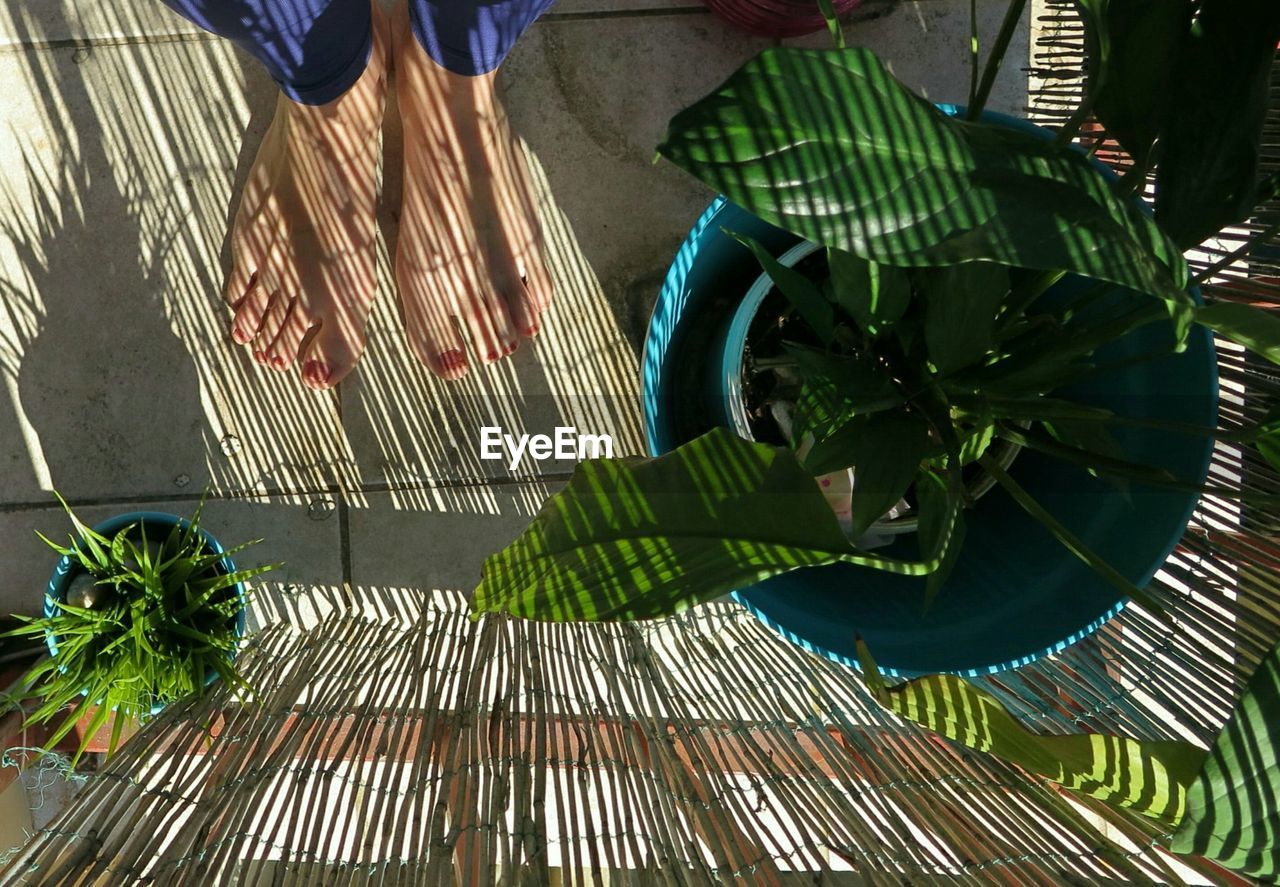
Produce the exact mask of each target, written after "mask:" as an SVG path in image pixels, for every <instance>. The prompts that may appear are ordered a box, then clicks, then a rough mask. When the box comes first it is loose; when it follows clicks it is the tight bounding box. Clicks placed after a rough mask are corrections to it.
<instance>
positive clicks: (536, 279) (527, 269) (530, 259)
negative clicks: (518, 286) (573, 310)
mask: <svg viewBox="0 0 1280 887" xmlns="http://www.w3.org/2000/svg"><path fill="white" fill-rule="evenodd" d="M516 264H517V265H518V266H519V269H520V278H521V281H522V282H523V283H524V290H525V297H526V298H527V299H528V301H529V306H530V309H531V310H532V311H533V312H535V313H536V314H541V313H542V312H544V311H546V310H547V308H549V307H550V306H551V296H552V289H553V285H552V283H551V272H550V271H548V270H547V263H546V262H545V261H543V258H542V249H541V247H540V246H539V245H538V244H533V245H531V246H530V247H529V248H528V249H526V250H523V251H522V252H521V254H520V255H519V256H518V257H517V258H516Z"/></svg>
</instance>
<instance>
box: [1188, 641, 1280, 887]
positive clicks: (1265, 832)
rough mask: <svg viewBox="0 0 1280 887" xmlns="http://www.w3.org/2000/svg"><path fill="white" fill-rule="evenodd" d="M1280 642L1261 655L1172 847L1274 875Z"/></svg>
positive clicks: (1279, 861)
mask: <svg viewBox="0 0 1280 887" xmlns="http://www.w3.org/2000/svg"><path fill="white" fill-rule="evenodd" d="M1277 736H1280V647H1277V648H1276V649H1273V650H1272V651H1271V653H1270V654H1269V655H1268V656H1267V658H1266V659H1265V660H1263V663H1262V665H1261V666H1260V667H1259V668H1258V670H1257V671H1256V672H1254V675H1253V677H1252V678H1250V679H1249V684H1248V686H1246V687H1245V691H1244V695H1243V696H1241V697H1240V701H1239V702H1238V703H1236V709H1235V712H1234V713H1233V714H1232V715H1231V720H1230V721H1228V722H1227V726H1226V728H1225V729H1224V730H1223V731H1222V733H1221V734H1220V735H1219V736H1218V741H1217V742H1215V743H1214V746H1213V748H1212V749H1211V750H1210V752H1209V758H1208V760H1207V761H1206V762H1205V764H1204V769H1203V770H1201V771H1200V775H1199V777H1198V778H1197V779H1196V781H1195V783H1194V784H1193V785H1192V786H1191V790H1190V792H1189V793H1188V796H1187V815H1186V817H1185V818H1184V819H1183V820H1182V823H1181V825H1180V827H1179V828H1178V831H1177V832H1175V833H1174V836H1173V840H1172V842H1171V844H1170V845H1169V846H1170V849H1171V850H1173V851H1174V852H1176V853H1193V854H1196V855H1199V856H1207V857H1208V858H1209V859H1212V860H1214V861H1216V862H1219V863H1221V864H1223V865H1225V866H1227V867H1228V868H1233V869H1236V870H1238V871H1241V872H1244V873H1245V874H1247V875H1252V876H1254V877H1257V878H1264V879H1266V880H1268V881H1274V880H1275V878H1276V877H1277V875H1280V758H1278V757H1277V755H1276V739H1277Z"/></svg>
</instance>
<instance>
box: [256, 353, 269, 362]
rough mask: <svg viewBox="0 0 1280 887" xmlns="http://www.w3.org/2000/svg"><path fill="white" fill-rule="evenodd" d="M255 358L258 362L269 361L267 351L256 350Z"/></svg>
mask: <svg viewBox="0 0 1280 887" xmlns="http://www.w3.org/2000/svg"><path fill="white" fill-rule="evenodd" d="M253 359H254V360H256V361H257V362H258V363H266V362H267V352H265V351H255V352H253Z"/></svg>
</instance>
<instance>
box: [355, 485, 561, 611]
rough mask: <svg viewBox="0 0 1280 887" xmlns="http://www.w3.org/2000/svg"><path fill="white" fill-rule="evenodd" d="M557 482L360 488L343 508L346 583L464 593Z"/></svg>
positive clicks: (359, 589) (363, 592)
mask: <svg viewBox="0 0 1280 887" xmlns="http://www.w3.org/2000/svg"><path fill="white" fill-rule="evenodd" d="M559 487H560V485H558V484H543V483H537V482H533V483H508V484H484V485H476V486H469V487H468V486H460V487H449V488H437V489H426V490H418V491H415V492H405V491H401V492H390V493H376V494H367V495H366V496H365V497H364V499H363V501H362V502H361V503H360V504H358V505H353V507H352V508H351V509H350V511H349V512H348V520H349V525H350V542H351V582H352V585H353V586H354V588H355V593H356V595H357V597H360V596H363V597H365V598H372V597H376V596H377V594H376V592H374V591H372V590H383V591H385V590H389V589H390V590H394V589H399V590H405V591H416V592H418V593H423V592H463V593H467V592H470V591H471V590H472V589H474V588H475V586H476V584H477V583H478V582H479V581H480V568H481V566H482V565H483V563H484V560H485V558H486V557H488V556H489V555H491V554H494V553H495V552H497V551H498V550H499V549H501V548H502V547H504V546H505V545H507V544H508V543H509V542H510V541H511V540H513V539H515V537H516V536H518V535H519V534H520V533H521V532H522V531H523V530H524V529H525V528H526V527H527V526H528V525H529V521H530V520H531V519H532V517H533V515H534V514H536V513H537V511H538V508H540V507H541V505H542V503H543V501H544V500H545V499H546V497H547V496H548V495H550V494H551V492H553V491H554V490H556V489H559Z"/></svg>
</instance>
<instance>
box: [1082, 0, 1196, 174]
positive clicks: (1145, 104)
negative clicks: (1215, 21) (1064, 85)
mask: <svg viewBox="0 0 1280 887" xmlns="http://www.w3.org/2000/svg"><path fill="white" fill-rule="evenodd" d="M1076 6H1077V7H1078V8H1079V10H1080V17H1081V18H1082V19H1083V20H1084V23H1085V35H1086V46H1087V47H1088V52H1089V80H1090V83H1089V90H1090V92H1091V93H1092V95H1093V102H1094V110H1095V112H1096V113H1097V115H1098V119H1099V120H1101V121H1102V122H1103V124H1104V125H1105V126H1106V127H1107V132H1108V133H1110V134H1111V135H1112V136H1114V137H1115V138H1116V140H1117V141H1119V142H1120V144H1121V145H1122V146H1123V147H1124V149H1125V150H1126V151H1128V152H1129V153H1130V154H1131V155H1132V156H1133V157H1134V159H1135V160H1137V161H1138V162H1139V163H1145V162H1146V160H1147V154H1148V153H1149V152H1150V150H1151V146H1152V143H1154V142H1155V140H1156V139H1157V138H1158V137H1159V136H1160V135H1161V132H1162V130H1163V128H1164V126H1165V124H1166V122H1167V121H1168V119H1169V111H1170V108H1171V107H1172V105H1173V103H1174V102H1175V101H1176V99H1177V96H1176V94H1175V92H1174V89H1173V78H1174V72H1175V70H1176V68H1177V62H1178V57H1179V54H1180V53H1181V52H1182V48H1183V44H1184V43H1185V42H1186V40H1187V34H1188V32H1189V31H1190V28H1191V3H1190V0H1076Z"/></svg>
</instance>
